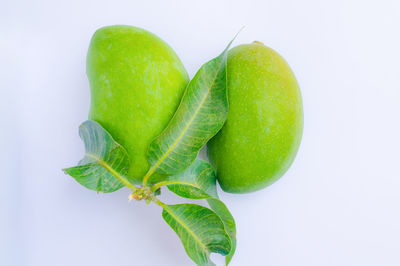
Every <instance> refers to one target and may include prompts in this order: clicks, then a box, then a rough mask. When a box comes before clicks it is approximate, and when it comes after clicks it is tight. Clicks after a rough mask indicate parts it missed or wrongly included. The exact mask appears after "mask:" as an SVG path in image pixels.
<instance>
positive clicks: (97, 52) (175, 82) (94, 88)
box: [86, 25, 189, 183]
mask: <svg viewBox="0 0 400 266" xmlns="http://www.w3.org/2000/svg"><path fill="white" fill-rule="evenodd" d="M86 73H87V76H88V78H89V83H90V89H91V104H90V112H89V119H91V120H95V121H97V122H98V123H100V124H101V125H102V126H103V127H104V128H105V129H106V130H107V131H109V132H110V133H111V135H112V136H113V137H114V138H115V140H116V141H117V142H118V143H120V144H121V145H122V146H123V147H125V148H126V150H127V151H128V154H129V156H130V160H131V167H130V170H129V179H130V180H131V181H132V182H134V183H139V182H140V181H141V179H142V177H143V175H144V174H145V173H146V172H147V170H148V168H149V164H148V162H147V149H148V147H149V144H150V142H151V141H152V140H153V139H154V138H155V137H156V136H157V135H158V134H160V133H161V131H162V130H163V129H164V128H165V126H166V125H167V123H168V121H169V120H170V119H171V117H172V116H173V114H174V113H175V110H176V109H177V107H178V105H179V102H180V99H181V97H182V94H183V92H184V90H185V87H186V85H187V83H188V82H189V78H188V74H187V72H186V70H185V68H184V66H183V64H182V62H181V61H180V60H179V58H178V56H177V55H176V54H175V52H174V51H173V50H172V48H171V47H170V46H169V45H168V44H167V43H165V42H164V41H163V40H161V39H160V38H159V37H157V36H156V35H154V34H152V33H150V32H148V31H146V30H143V29H140V28H136V27H132V26H121V25H117V26H108V27H104V28H101V29H99V30H97V31H96V32H95V34H94V35H93V37H92V40H91V42H90V47H89V51H88V54H87V65H86Z"/></svg>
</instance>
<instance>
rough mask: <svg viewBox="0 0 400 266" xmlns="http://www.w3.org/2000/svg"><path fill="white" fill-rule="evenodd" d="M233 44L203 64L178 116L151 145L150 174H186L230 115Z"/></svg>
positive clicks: (184, 97) (191, 83)
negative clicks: (228, 65) (228, 78)
mask: <svg viewBox="0 0 400 266" xmlns="http://www.w3.org/2000/svg"><path fill="white" fill-rule="evenodd" d="M231 43H232V42H231ZM231 43H229V45H228V47H227V48H226V49H225V50H224V51H223V52H222V53H221V54H220V55H219V56H218V57H216V58H214V59H212V60H211V61H209V62H207V63H206V64H204V65H203V66H202V67H201V68H200V70H199V71H198V72H197V73H196V75H195V76H194V78H193V79H192V80H191V81H190V83H189V84H188V87H187V88H186V91H185V94H184V95H183V98H182V101H181V103H180V105H179V107H178V109H177V111H176V113H175V115H174V116H173V117H172V119H171V121H170V122H169V124H168V126H167V127H166V129H165V130H164V131H163V132H162V133H161V134H160V135H159V136H158V137H157V138H156V139H155V140H154V141H153V142H152V143H151V144H150V147H149V151H148V160H149V163H150V167H151V168H150V171H149V172H158V173H161V174H175V173H179V172H181V171H183V170H184V169H186V168H187V167H189V165H190V164H191V163H192V162H193V161H194V160H195V158H196V156H197V154H198V152H199V150H200V149H201V148H202V147H203V146H204V145H205V144H206V143H207V141H208V140H209V139H210V138H211V137H213V136H214V135H215V134H216V133H217V132H218V131H219V130H220V129H221V127H222V126H223V124H224V122H225V120H226V117H227V113H228V99H227V93H226V57H227V52H228V48H229V46H230V44H231Z"/></svg>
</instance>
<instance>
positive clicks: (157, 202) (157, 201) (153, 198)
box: [151, 197, 167, 209]
mask: <svg viewBox="0 0 400 266" xmlns="http://www.w3.org/2000/svg"><path fill="white" fill-rule="evenodd" d="M151 200H152V201H153V202H155V203H156V204H157V205H159V206H161V208H163V209H165V208H166V207H167V205H166V204H165V203H163V202H161V201H160V200H159V199H157V198H156V197H152V198H151Z"/></svg>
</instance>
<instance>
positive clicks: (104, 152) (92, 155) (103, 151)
mask: <svg viewBox="0 0 400 266" xmlns="http://www.w3.org/2000/svg"><path fill="white" fill-rule="evenodd" d="M79 135H80V137H81V139H82V140H83V142H84V143H85V150H86V152H85V156H84V157H83V159H82V160H80V161H79V163H78V166H75V167H71V168H66V169H63V171H64V172H65V173H66V174H69V175H70V176H72V177H73V178H75V180H76V181H78V183H79V184H81V185H83V186H84V187H86V188H88V189H91V190H95V191H98V192H104V193H109V192H114V191H116V190H118V189H120V188H122V187H123V186H125V185H126V186H132V185H131V184H130V183H129V182H128V181H127V179H126V178H125V176H126V175H127V173H128V169H129V158H128V153H127V152H126V151H125V149H124V148H123V147H122V146H121V145H119V144H118V143H117V142H115V141H114V140H113V138H112V136H111V135H110V134H109V133H108V132H107V131H106V130H105V129H104V128H102V127H101V126H100V124H98V123H97V122H95V121H92V120H88V121H86V122H84V123H83V124H82V125H81V126H80V127H79Z"/></svg>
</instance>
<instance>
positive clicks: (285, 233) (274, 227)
mask: <svg viewBox="0 0 400 266" xmlns="http://www.w3.org/2000/svg"><path fill="white" fill-rule="evenodd" d="M109 24H130V25H136V26H140V27H143V28H145V29H148V30H150V31H152V32H154V33H156V34H157V35H159V36H160V37H161V38H163V39H164V40H166V41H167V42H168V43H169V44H170V45H171V46H172V47H173V48H174V49H175V50H176V52H177V53H178V55H179V56H180V58H181V59H182V61H183V63H184V64H185V65H186V67H187V69H188V71H189V73H190V75H191V76H193V74H194V73H195V71H196V69H198V67H199V66H200V65H201V64H202V63H204V62H205V61H207V60H209V59H211V58H212V57H214V56H216V55H217V54H218V53H219V52H220V51H221V50H222V49H223V48H224V46H225V45H226V43H227V42H228V41H229V40H230V39H231V38H232V36H233V35H234V34H235V33H236V32H237V30H238V29H240V28H241V27H242V26H243V25H245V26H246V28H245V29H244V30H243V31H242V33H241V34H240V35H239V37H238V38H237V40H236V41H235V45H237V44H240V43H246V42H251V41H253V40H259V41H262V42H264V43H265V44H266V45H268V46H270V47H272V48H274V49H276V50H277V51H278V52H280V53H281V54H282V55H283V56H284V57H285V58H286V59H287V61H288V62H289V64H290V65H291V66H292V68H293V70H294V72H295V74H296V76H297V78H298V81H299V83H300V85H301V88H302V93H303V98H304V109H305V130H304V138H303V142H302V145H301V148H300V151H299V153H298V156H297V159H296V161H295V163H294V164H293V166H292V167H291V169H290V170H289V172H288V173H287V174H286V175H285V176H284V178H282V179H281V180H280V181H279V182H277V183H276V184H274V185H273V186H271V187H269V188H266V189H264V190H262V191H260V192H257V193H253V194H247V195H231V194H226V193H221V198H222V199H223V200H224V201H225V202H226V203H227V205H228V206H229V208H230V209H231V211H232V213H233V214H234V216H235V218H236V222H237V230H238V247H237V252H236V255H235V257H234V259H233V261H232V264H231V265H233V266H234V265H272V266H293V265H298V266H300V265H304V266H321V265H323V266H338V265H340V266H377V265H379V266H380V265H385V266H398V265H400V253H399V251H400V209H399V203H400V192H399V190H400V171H399V169H398V166H399V163H400V155H399V150H400V140H399V136H400V125H399V122H400V119H399V115H400V70H399V62H400V52H399V47H400V35H399V25H400V2H399V1H397V0H393V1H388V0H381V1H365V0H364V1H361V0H360V1H349V0H340V1H339V0H337V1H317V0H315V1H310V0H309V1H294V0H293V1H288V0H285V1H283V0H274V1H249V0H247V1H215V0H207V1H206V0H203V1H187V0H186V1H184V0H182V1H116V0H114V1H77V0H74V1H62V2H61V1H50V0H49V1H12V0H5V1H2V2H1V5H0V36H1V37H0V56H1V58H0V59H1V60H0V62H1V63H0V85H1V95H0V101H1V105H0V107H1V110H0V111H1V114H2V123H1V129H2V130H1V137H2V138H1V139H2V151H1V153H0V155H1V158H0V159H1V167H2V170H3V173H2V175H1V186H0V190H1V191H0V192H1V193H0V197H1V205H0V206H1V208H2V210H1V219H0V223H1V229H0V230H1V231H0V241H1V244H2V246H0V250H1V252H3V253H4V254H0V259H1V260H4V259H5V260H6V262H0V265H12V266H14V265H17V266H52V265H57V266H70V265H75V266H86V265H96V266H106V265H107V266H109V265H143V266H153V265H167V266H168V265H174V266H177V265H191V261H190V260H189V258H188V257H187V256H186V254H185V252H184V250H183V248H182V246H181V244H180V241H179V240H178V238H177V236H176V235H175V234H174V232H173V231H172V230H170V229H169V228H168V226H167V225H166V224H165V223H164V221H163V220H162V218H161V215H160V212H161V210H160V209H159V208H158V206H155V205H150V206H146V205H145V204H144V203H137V202H131V203H128V201H127V196H128V191H127V190H126V189H123V190H121V191H118V192H116V193H114V194H110V195H103V194H99V195H98V194H96V193H95V192H92V191H89V190H87V189H85V188H83V187H81V186H80V185H79V184H77V183H76V182H75V181H74V180H73V179H72V178H70V177H68V176H66V175H64V174H63V173H62V172H61V170H60V169H61V168H63V167H66V166H72V165H73V164H74V163H76V162H77V161H78V160H79V159H80V158H81V156H82V154H83V147H82V143H81V140H80V139H79V137H78V126H79V124H80V123H81V122H82V121H84V120H85V119H86V117H87V112H88V108H89V97H90V95H89V86H88V82H87V79H86V76H85V56H86V51H87V47H88V44H89V40H90V37H91V35H92V33H93V32H94V31H95V30H96V29H97V28H99V27H101V26H104V25H109ZM4 173H5V174H4ZM164 198H166V201H169V202H174V201H175V197H173V196H172V195H170V194H168V195H167V196H164ZM4 236H5V237H4ZM215 258H216V260H217V262H218V265H222V262H223V259H222V257H219V256H215Z"/></svg>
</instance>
